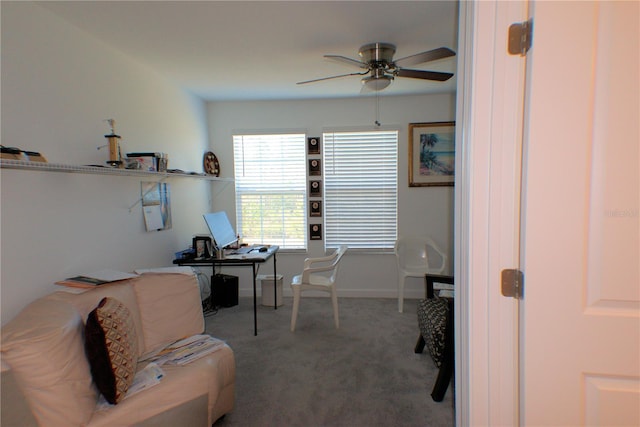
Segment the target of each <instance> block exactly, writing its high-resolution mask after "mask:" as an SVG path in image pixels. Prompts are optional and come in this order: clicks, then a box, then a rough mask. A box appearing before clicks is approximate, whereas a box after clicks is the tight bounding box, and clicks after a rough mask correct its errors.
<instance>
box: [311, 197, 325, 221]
mask: <svg viewBox="0 0 640 427" xmlns="http://www.w3.org/2000/svg"><path fill="white" fill-rule="evenodd" d="M309 216H312V217H321V216H322V200H311V201H309Z"/></svg>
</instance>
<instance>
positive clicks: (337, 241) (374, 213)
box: [323, 131, 398, 249]
mask: <svg viewBox="0 0 640 427" xmlns="http://www.w3.org/2000/svg"><path fill="white" fill-rule="evenodd" d="M323 139H324V185H325V246H326V247H336V246H338V245H341V244H346V245H349V248H350V249H359V248H360V249H392V248H393V245H394V243H395V240H396V236H397V205H398V196H397V193H398V188H397V182H398V170H397V165H398V154H397V153H398V132H397V131H371V132H332V133H325V134H324V135H323Z"/></svg>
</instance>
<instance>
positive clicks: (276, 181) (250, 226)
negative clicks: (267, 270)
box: [233, 134, 306, 249]
mask: <svg viewBox="0 0 640 427" xmlns="http://www.w3.org/2000/svg"><path fill="white" fill-rule="evenodd" d="M233 147H234V161H235V187H236V214H237V223H238V224H237V227H238V232H239V233H240V234H241V235H242V238H243V239H244V240H246V241H250V242H252V243H261V244H272V245H279V246H280V247H281V248H285V249H303V248H305V247H306V221H305V218H306V205H305V200H306V185H305V174H306V169H305V168H306V165H305V135H304V134H282V135H234V137H233Z"/></svg>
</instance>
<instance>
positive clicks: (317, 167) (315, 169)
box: [309, 159, 322, 176]
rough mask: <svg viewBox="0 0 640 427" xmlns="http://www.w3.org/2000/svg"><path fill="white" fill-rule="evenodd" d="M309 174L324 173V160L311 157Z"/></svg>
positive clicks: (317, 174)
mask: <svg viewBox="0 0 640 427" xmlns="http://www.w3.org/2000/svg"><path fill="white" fill-rule="evenodd" d="M309 175H310V176H319V175H322V160H320V159H309Z"/></svg>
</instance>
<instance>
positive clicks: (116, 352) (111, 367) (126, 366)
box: [85, 297, 138, 404]
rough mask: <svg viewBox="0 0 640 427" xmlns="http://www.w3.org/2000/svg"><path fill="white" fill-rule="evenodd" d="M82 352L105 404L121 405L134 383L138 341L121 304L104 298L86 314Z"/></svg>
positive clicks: (128, 315)
mask: <svg viewBox="0 0 640 427" xmlns="http://www.w3.org/2000/svg"><path fill="white" fill-rule="evenodd" d="M85 349H86V352H87V357H88V358H89V364H90V365H91V375H92V376H93V380H94V381H95V383H96V386H97V387H98V390H100V392H101V393H102V394H103V395H104V397H105V399H106V400H107V402H109V403H112V404H116V403H118V402H120V401H121V400H122V399H123V398H124V396H125V395H126V393H127V390H129V386H130V385H131V383H132V382H133V378H134V376H135V373H136V366H137V361H138V337H137V335H136V329H135V325H134V323H133V319H132V316H131V312H130V311H129V309H128V308H127V307H126V306H125V305H124V304H122V303H121V302H120V301H118V300H117V299H115V298H110V297H105V298H103V299H102V301H100V303H99V304H98V306H97V307H96V308H95V309H94V310H93V311H92V312H91V313H89V316H88V317H87V324H86V327H85Z"/></svg>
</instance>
